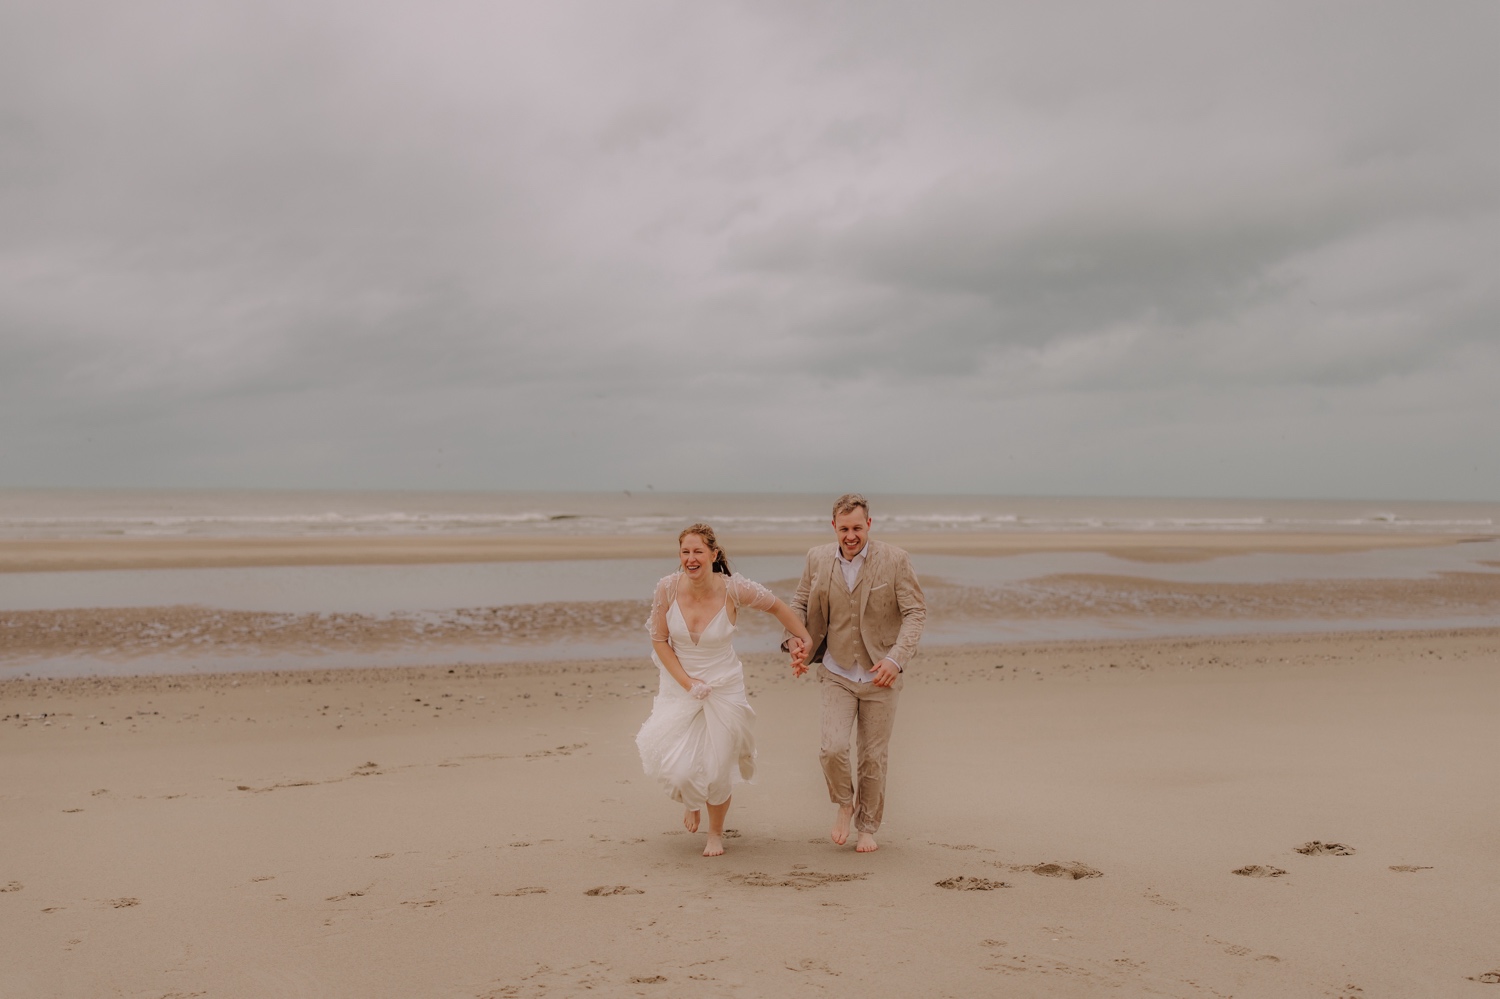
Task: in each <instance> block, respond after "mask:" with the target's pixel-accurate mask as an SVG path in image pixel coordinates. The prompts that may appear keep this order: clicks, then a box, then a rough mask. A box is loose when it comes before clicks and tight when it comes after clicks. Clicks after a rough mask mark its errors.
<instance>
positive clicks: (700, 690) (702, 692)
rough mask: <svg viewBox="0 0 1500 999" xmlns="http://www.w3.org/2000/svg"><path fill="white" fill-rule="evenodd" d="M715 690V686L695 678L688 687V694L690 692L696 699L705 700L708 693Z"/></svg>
mask: <svg viewBox="0 0 1500 999" xmlns="http://www.w3.org/2000/svg"><path fill="white" fill-rule="evenodd" d="M713 692H714V688H712V687H710V686H709V685H708V684H706V683H704V682H703V681H702V680H694V681H693V685H692V686H691V687H689V688H688V694H690V695H691V696H692V698H693V700H695V701H701V700H705V699H706V698H707V697H708V695H709V694H712V693H713Z"/></svg>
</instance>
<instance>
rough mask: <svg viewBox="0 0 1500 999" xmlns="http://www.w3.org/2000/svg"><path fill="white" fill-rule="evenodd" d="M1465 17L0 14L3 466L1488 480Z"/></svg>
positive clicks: (1477, 490)
mask: <svg viewBox="0 0 1500 999" xmlns="http://www.w3.org/2000/svg"><path fill="white" fill-rule="evenodd" d="M1497 50H1500V4H1496V3H1493V2H1489V0H1483V2H1477V3H1452V2H1441V0H1439V2H1432V3H1421V4H1418V3H1377V2H1348V3H1343V2H1316V3H1309V2H1307V0H1296V2H1289V3H1269V2H1265V0H1253V2H1252V0H1244V2H1240V3H1201V2H1196V0H1193V2H1181V3H1167V2H1152V3H1146V2H1113V0H1111V2H1098V3H1070V2H1060V3H1046V4H1043V3H1032V2H1025V3H1020V2H1016V3H995V2H975V3H942V2H925V3H915V2H912V3H904V4H891V3H879V2H871V0H863V2H850V3H817V2H808V0H795V2H792V0H788V2H783V3H777V2H763V0H760V2H746V3H715V2H705V0H692V2H682V3H637V2H616V0H598V2H593V3H567V2H557V0H547V2H540V0H538V2H535V3H503V2H482V3H481V2H475V3H451V2H427V0H424V2H422V3H380V2H371V0H350V2H346V3H333V2H325V0H295V2H267V0H255V2H249V0H247V2H243V3H216V2H207V0H205V2H199V0H180V2H176V3H149V2H141V0H132V2H129V3H118V2H114V0H100V2H95V3H73V2H66V0H40V2H27V0H7V2H5V3H4V4H0V486H70V485H98V486H231V487H241V486H266V487H353V488H444V489H450V488H497V489H609V490H612V489H639V488H643V487H644V486H646V485H647V484H651V485H654V487H655V488H656V489H676V490H695V491H696V490H755V491H765V490H794V491H799V492H804V491H814V492H828V491H830V490H841V489H843V488H848V487H850V486H853V487H857V488H863V489H867V490H870V491H874V492H883V493H901V492H966V493H976V492H977V493H1006V494H1083V495H1130V494H1135V495H1179V496H1246V497H1256V496H1290V497H1352V498H1371V499H1378V498H1387V499H1398V498H1418V499H1423V498H1426V499H1500V443H1497V441H1500V281H1497V276H1500V268H1497V264H1500V197H1497V194H1500V59H1497V56H1496V52H1497Z"/></svg>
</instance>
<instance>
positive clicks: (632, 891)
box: [584, 885, 646, 895]
mask: <svg viewBox="0 0 1500 999" xmlns="http://www.w3.org/2000/svg"><path fill="white" fill-rule="evenodd" d="M584 894H585V895H644V894H646V893H645V892H644V891H642V890H641V889H639V888H632V887H630V886H629V885H599V886H598V887H597V888H590V889H589V890H588V891H586V892H584Z"/></svg>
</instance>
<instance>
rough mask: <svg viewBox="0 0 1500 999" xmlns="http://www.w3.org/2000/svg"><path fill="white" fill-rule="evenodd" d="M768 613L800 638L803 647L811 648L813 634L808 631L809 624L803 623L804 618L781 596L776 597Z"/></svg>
mask: <svg viewBox="0 0 1500 999" xmlns="http://www.w3.org/2000/svg"><path fill="white" fill-rule="evenodd" d="M766 613H767V614H770V615H771V616H772V617H774V618H775V619H776V620H778V621H780V622H781V626H782V627H783V628H785V629H786V630H787V631H790V632H791V633H792V635H793V636H794V637H796V638H800V639H801V640H802V647H803V648H805V649H809V650H810V649H811V646H812V636H811V635H809V634H808V633H807V625H805V624H803V623H802V618H801V617H799V616H798V614H797V612H796V611H794V610H792V609H791V608H790V607H788V606H787V605H786V604H785V603H784V602H783V601H782V600H781V598H780V597H777V598H776V602H775V603H774V604H772V605H771V607H770V609H769V610H767V611H766Z"/></svg>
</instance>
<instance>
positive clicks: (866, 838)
mask: <svg viewBox="0 0 1500 999" xmlns="http://www.w3.org/2000/svg"><path fill="white" fill-rule="evenodd" d="M878 849H880V845H879V844H878V843H876V842H875V834H874V833H867V832H862V833H860V834H859V842H858V843H856V844H855V846H854V852H855V853H874V852H875V851H876V850H878Z"/></svg>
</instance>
